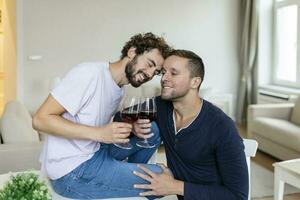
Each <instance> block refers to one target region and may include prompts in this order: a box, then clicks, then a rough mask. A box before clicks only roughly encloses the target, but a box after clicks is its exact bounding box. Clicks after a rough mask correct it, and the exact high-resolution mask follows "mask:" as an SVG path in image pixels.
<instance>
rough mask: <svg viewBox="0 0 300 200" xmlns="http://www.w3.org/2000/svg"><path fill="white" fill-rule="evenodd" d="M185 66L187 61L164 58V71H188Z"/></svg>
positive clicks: (177, 57) (171, 57)
mask: <svg viewBox="0 0 300 200" xmlns="http://www.w3.org/2000/svg"><path fill="white" fill-rule="evenodd" d="M187 64H188V59H186V58H182V57H179V56H174V55H173V56H169V57H168V58H166V60H165V62H164V66H163V68H164V69H165V70H170V69H173V70H177V71H185V70H187V71H188V69H187V67H186V66H187Z"/></svg>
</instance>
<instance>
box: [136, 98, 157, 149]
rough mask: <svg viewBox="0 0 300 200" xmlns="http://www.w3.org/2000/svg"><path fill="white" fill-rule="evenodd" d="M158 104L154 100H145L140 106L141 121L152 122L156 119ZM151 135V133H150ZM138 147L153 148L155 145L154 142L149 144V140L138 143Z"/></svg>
mask: <svg viewBox="0 0 300 200" xmlns="http://www.w3.org/2000/svg"><path fill="white" fill-rule="evenodd" d="M156 111H157V109H156V103H155V99H154V98H145V99H144V101H143V102H141V105H140V112H139V119H149V120H150V122H152V121H154V120H155V119H156ZM149 134H151V131H150V132H149ZM136 145H137V146H139V147H143V148H153V147H155V144H154V143H153V142H149V141H148V140H147V139H144V140H141V141H138V142H137V143H136Z"/></svg>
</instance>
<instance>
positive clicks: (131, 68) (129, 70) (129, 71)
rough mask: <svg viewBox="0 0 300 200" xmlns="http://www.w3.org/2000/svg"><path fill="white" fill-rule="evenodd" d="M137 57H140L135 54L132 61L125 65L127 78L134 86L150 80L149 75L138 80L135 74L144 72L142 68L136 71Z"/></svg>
mask: <svg viewBox="0 0 300 200" xmlns="http://www.w3.org/2000/svg"><path fill="white" fill-rule="evenodd" d="M137 58H138V56H135V57H134V58H133V59H132V60H131V61H129V62H128V63H127V64H126V67H125V74H126V78H127V80H128V82H129V83H130V85H132V86H133V87H139V86H141V85H142V84H143V83H145V82H147V81H149V80H150V78H148V77H145V78H144V79H143V80H142V81H137V80H136V78H135V76H136V75H137V74H139V73H142V74H144V73H143V72H142V71H141V70H138V71H137V72H135V68H136V66H137Z"/></svg>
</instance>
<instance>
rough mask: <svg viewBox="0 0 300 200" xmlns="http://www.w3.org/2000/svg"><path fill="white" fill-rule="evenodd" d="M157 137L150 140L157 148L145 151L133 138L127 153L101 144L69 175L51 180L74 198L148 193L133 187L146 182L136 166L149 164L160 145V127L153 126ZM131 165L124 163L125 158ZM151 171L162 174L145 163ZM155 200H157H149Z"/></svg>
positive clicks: (58, 190)
mask: <svg viewBox="0 0 300 200" xmlns="http://www.w3.org/2000/svg"><path fill="white" fill-rule="evenodd" d="M151 129H152V132H153V133H154V136H153V137H151V138H149V139H148V140H149V141H151V142H154V143H155V144H156V147H155V148H152V149H145V148H141V147H137V146H136V142H137V140H139V139H137V137H135V136H134V137H132V138H131V139H130V143H131V144H132V145H133V146H134V148H133V149H131V150H124V149H120V148H118V147H116V146H115V145H113V144H101V148H100V149H99V151H97V152H96V153H95V154H94V156H93V157H92V158H91V159H89V160H87V161H86V162H84V163H82V164H81V165H79V166H78V167H77V168H76V169H74V170H73V171H71V172H70V173H69V174H67V175H65V176H63V177H61V178H59V179H56V180H51V184H52V186H53V189H54V190H55V192H56V193H58V194H60V195H62V196H64V197H67V198H73V199H102V198H115V197H134V196H139V193H140V192H143V191H145V190H141V189H135V188H133V185H134V184H145V183H147V181H145V180H143V179H141V178H139V177H137V176H136V175H134V174H133V171H141V170H140V169H139V168H138V167H137V165H136V164H134V163H147V161H148V160H149V159H150V158H151V156H152V155H153V153H154V152H155V150H156V149H157V148H158V147H159V145H160V141H161V140H160V135H159V130H158V127H157V125H156V124H155V123H152V128H151ZM126 158H127V160H128V162H124V161H123V160H124V159H126ZM144 166H145V167H147V168H148V169H150V170H152V171H154V172H156V173H161V172H162V170H161V168H160V167H159V166H157V165H151V164H144ZM148 198H149V199H154V198H157V197H154V196H152V197H148Z"/></svg>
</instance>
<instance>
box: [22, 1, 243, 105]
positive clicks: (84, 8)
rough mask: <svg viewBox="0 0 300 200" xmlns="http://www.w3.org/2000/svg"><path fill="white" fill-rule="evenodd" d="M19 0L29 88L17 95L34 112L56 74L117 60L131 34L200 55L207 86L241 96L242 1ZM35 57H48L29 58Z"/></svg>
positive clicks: (23, 57) (23, 76)
mask: <svg viewBox="0 0 300 200" xmlns="http://www.w3.org/2000/svg"><path fill="white" fill-rule="evenodd" d="M20 1H22V0H19V4H18V5H19V7H18V8H20V7H21V8H20V10H21V11H20V10H19V14H20V15H22V16H21V17H18V19H20V18H22V22H21V23H20V22H18V28H19V29H18V30H20V32H18V33H19V34H22V37H20V36H18V38H19V39H20V38H21V39H20V43H22V44H21V45H19V46H18V48H19V49H18V50H19V51H20V54H19V55H21V56H19V63H22V64H19V65H18V68H19V69H18V72H19V73H21V74H22V75H21V77H19V79H22V78H23V80H24V85H23V84H22V82H23V81H18V87H19V90H18V97H20V98H21V99H20V100H23V101H24V103H25V105H26V106H27V107H28V108H29V109H30V110H31V111H33V110H35V109H36V108H37V107H38V106H39V105H40V104H41V103H42V101H43V100H44V99H45V98H46V96H47V94H48V87H49V82H50V80H51V79H53V78H54V77H55V76H61V75H62V74H64V73H65V72H66V71H67V70H69V69H70V68H71V67H72V66H73V65H75V64H77V63H79V62H82V61H103V60H104V61H105V60H107V61H114V60H116V59H118V57H119V56H120V51H121V48H122V47H123V45H124V43H125V42H126V41H127V40H128V38H129V37H130V36H132V35H134V34H135V33H138V32H146V31H152V32H154V33H156V34H159V35H162V34H163V35H164V36H165V38H166V40H167V41H168V42H169V43H171V44H172V45H173V46H174V47H176V48H183V49H189V50H192V51H194V52H196V53H197V54H199V55H200V56H201V57H202V58H203V60H204V63H205V65H206V77H205V80H204V84H203V87H213V88H214V90H215V91H220V92H229V93H233V94H234V95H235V94H236V91H237V82H238V81H237V79H238V77H237V76H238V68H239V67H238V51H239V47H238V44H239V40H240V36H239V7H240V3H239V0H222V1H220V0H209V1H207V0H189V1H182V0H164V1H160V0H152V1H146V0H130V1H120V0H119V1H118V0H110V1H105V0H88V1H87V0H43V1H41V0H26V1H24V2H23V3H21V2H20ZM22 4H23V5H22ZM30 55H41V56H42V59H41V60H39V61H31V60H29V59H28V56H30ZM157 80H158V79H156V81H157ZM152 84H153V83H152ZM156 84H157V82H156ZM20 88H21V89H20Z"/></svg>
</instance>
